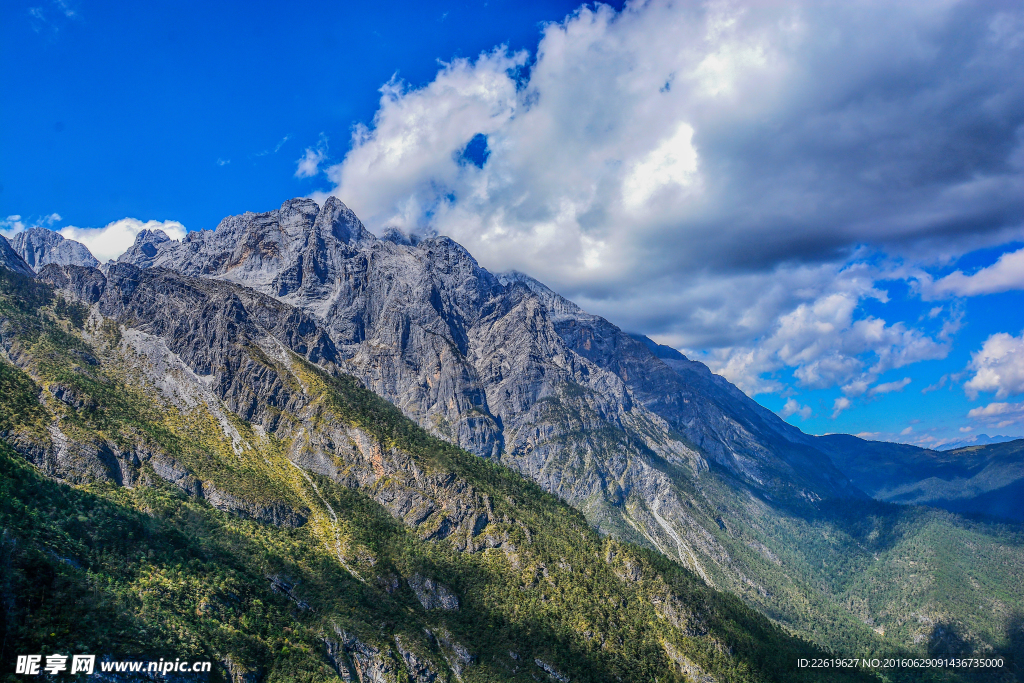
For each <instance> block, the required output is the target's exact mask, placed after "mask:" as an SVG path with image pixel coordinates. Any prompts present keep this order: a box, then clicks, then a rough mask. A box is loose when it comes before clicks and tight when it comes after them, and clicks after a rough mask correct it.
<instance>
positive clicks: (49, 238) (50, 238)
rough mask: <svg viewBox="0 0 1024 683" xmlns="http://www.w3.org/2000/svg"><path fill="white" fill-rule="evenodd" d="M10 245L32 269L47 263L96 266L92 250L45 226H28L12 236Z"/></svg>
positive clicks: (98, 263)
mask: <svg viewBox="0 0 1024 683" xmlns="http://www.w3.org/2000/svg"><path fill="white" fill-rule="evenodd" d="M12 246H13V247H14V250H15V251H16V252H18V254H19V255H20V256H21V257H22V258H23V259H25V263H27V264H28V265H29V266H30V267H31V268H32V269H33V270H34V271H36V272H38V271H39V270H40V269H41V268H42V267H43V266H45V265H46V264H48V263H56V264H57V265H61V266H92V267H95V266H98V265H100V262H99V261H97V260H96V257H95V256H93V255H92V252H90V251H89V249H88V248H87V247H86V246H85V245H84V244H82V243H81V242H76V241H75V240H69V239H66V238H65V237H64V236H63V235H61V234H60V233H59V232H54V231H53V230H47V229H46V228H29V229H28V230H24V231H22V232H19V233H18V234H17V235H15V236H14V240H13V241H12Z"/></svg>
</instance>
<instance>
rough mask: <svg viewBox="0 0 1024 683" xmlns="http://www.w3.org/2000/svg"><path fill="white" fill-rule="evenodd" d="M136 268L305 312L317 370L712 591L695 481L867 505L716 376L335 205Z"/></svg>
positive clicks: (158, 253)
mask: <svg viewBox="0 0 1024 683" xmlns="http://www.w3.org/2000/svg"><path fill="white" fill-rule="evenodd" d="M128 264H132V265H134V266H138V267H142V268H147V269H155V270H154V272H158V271H159V269H169V270H173V271H176V272H178V273H182V274H185V275H188V276H193V277H198V278H204V279H207V280H222V281H228V282H232V283H236V284H238V285H243V286H244V287H246V288H249V289H250V290H255V291H258V292H260V293H262V294H264V295H266V296H268V297H273V298H274V299H276V300H277V301H279V302H281V303H282V304H287V305H289V306H293V307H295V308H296V309H298V310H301V311H304V312H305V314H306V315H308V316H310V320H311V321H315V322H316V324H317V325H319V326H320V327H321V328H322V329H323V330H324V333H325V339H324V340H323V341H322V342H321V344H322V345H324V351H323V352H321V355H317V356H316V358H317V360H316V361H315V362H324V361H328V362H330V363H334V364H337V366H338V367H339V368H342V369H343V370H344V371H345V372H348V373H351V374H353V375H355V376H357V377H359V378H360V379H362V380H363V381H364V382H365V383H366V385H367V386H368V387H369V388H370V389H372V390H373V391H375V392H376V393H378V394H380V395H382V396H384V397H385V398H387V399H388V400H390V401H391V402H392V403H394V404H395V405H397V406H398V407H399V408H401V409H402V411H403V412H405V414H406V415H408V416H409V417H411V418H413V419H414V420H416V421H417V422H418V423H419V424H420V425H422V426H423V427H425V428H427V429H428V430H430V431H432V432H433V433H434V434H436V435H438V436H441V437H442V438H445V439H447V440H449V441H451V442H453V443H456V444H458V445H460V446H462V447H463V448H466V449H467V450H470V451H471V452H474V453H477V454H479V455H481V456H484V457H491V458H498V459H500V460H501V461H502V462H505V463H506V464H508V465H510V466H512V467H514V468H516V469H518V470H519V471H520V472H522V473H524V474H526V475H527V476H530V477H531V478H533V479H535V480H536V481H538V482H539V483H540V484H542V485H543V486H544V487H545V488H547V489H548V490H550V491H553V492H555V493H557V494H558V495H560V496H561V497H563V498H564V499H566V500H567V501H568V502H570V503H572V504H573V505H576V506H577V507H579V508H580V509H581V510H583V511H584V512H585V514H587V516H588V518H589V519H590V520H591V522H592V523H594V524H595V525H596V526H598V527H599V528H600V529H602V530H603V531H606V532H609V533H616V534H618V535H622V536H625V537H629V538H632V539H633V540H638V541H640V542H642V543H647V544H649V545H652V546H654V547H657V548H659V549H661V550H662V551H663V552H666V553H668V554H670V555H672V556H674V557H678V558H679V560H680V561H682V562H683V563H684V564H686V565H688V566H690V567H691V568H693V569H694V570H695V571H697V572H698V573H700V574H701V575H702V576H704V577H705V579H707V580H708V581H709V582H713V581H714V579H713V574H715V573H721V572H725V573H726V574H728V573H729V572H730V570H729V569H728V565H729V564H730V562H731V560H730V556H729V553H728V552H726V551H725V550H724V549H723V547H722V546H721V545H720V543H719V542H718V540H716V536H715V534H716V532H715V530H714V529H708V524H707V521H706V520H707V519H709V518H712V519H713V518H715V516H716V515H715V513H713V511H712V510H711V509H710V508H709V507H708V502H707V501H704V502H695V501H696V499H695V498H694V495H697V494H695V492H694V491H693V490H689V489H687V490H686V491H684V490H683V489H680V481H681V480H680V477H681V476H682V477H684V478H685V477H686V476H687V475H686V473H690V474H695V473H699V472H701V471H703V470H706V469H707V468H708V466H709V465H708V461H711V462H713V463H714V465H715V466H716V467H720V468H722V469H723V470H724V471H726V472H728V473H729V476H732V477H735V478H737V479H738V481H739V482H741V485H742V486H745V487H748V488H749V489H750V490H752V491H754V492H757V493H758V495H761V494H765V495H770V496H775V497H777V498H783V499H791V500H794V501H797V502H799V501H814V500H819V499H821V498H828V497H837V496H838V497H845V496H863V495H864V494H863V493H861V492H860V491H858V490H857V489H856V488H855V487H853V486H852V485H851V484H850V482H849V480H848V479H847V478H846V477H845V476H844V475H843V474H841V473H840V472H839V471H838V470H836V469H835V468H834V467H833V466H832V463H831V461H830V460H829V459H828V457H827V455H826V454H825V453H824V452H823V451H822V450H821V449H820V448H818V447H817V446H816V444H815V442H814V438H813V437H808V436H806V435H804V434H803V433H801V432H800V431H799V430H797V429H796V428H794V427H792V426H790V425H789V424H787V423H786V422H784V421H783V420H781V419H780V418H778V417H777V416H776V415H774V414H773V413H771V412H770V411H767V410H765V409H764V408H762V407H761V406H759V405H758V404H757V403H755V402H754V401H752V400H750V399H749V398H748V397H746V396H745V395H744V394H743V393H742V392H740V391H739V390H738V389H736V388H735V387H734V386H732V385H731V384H729V383H728V382H727V381H725V380H724V379H723V378H721V377H717V376H715V375H713V374H712V373H711V372H710V371H708V369H707V367H706V366H704V365H702V364H700V363H695V362H693V361H690V360H688V359H686V358H685V357H683V356H682V355H681V354H678V353H677V352H674V351H671V353H670V352H669V351H670V350H666V349H660V350H659V348H658V347H657V345H655V344H653V342H650V340H646V339H638V338H633V337H631V336H630V335H628V334H626V333H624V332H623V331H622V330H620V329H619V328H618V327H616V326H615V325H613V324H611V323H609V322H608V321H607V320H604V319H603V318H600V317H598V316H594V315H590V314H587V313H586V312H585V311H583V310H581V309H580V308H579V307H578V306H576V305H575V304H573V303H572V302H570V301H568V300H566V299H564V298H563V297H561V296H559V295H558V294H556V293H554V292H552V291H551V290H550V289H548V288H547V287H545V286H544V285H542V284H541V283H539V282H537V281H536V280H533V279H532V278H529V277H528V276H525V275H522V274H519V273H508V274H504V275H500V276H495V275H493V274H491V273H490V272H488V271H487V270H486V269H484V268H482V267H480V265H479V264H478V263H477V262H476V260H475V259H473V257H472V256H471V255H470V254H469V253H468V252H467V251H466V250H465V249H464V248H463V247H461V246H460V245H459V244H457V243H455V242H454V241H452V240H450V239H448V238H446V237H430V238H425V239H412V238H409V237H407V236H405V235H402V234H401V233H399V232H398V231H395V230H391V231H389V232H388V234H387V235H386V237H385V238H382V239H378V238H376V237H375V236H373V235H372V234H371V233H369V232H368V231H367V230H366V229H365V228H364V227H363V225H362V223H361V222H360V221H359V219H358V218H357V217H356V216H355V215H354V214H353V213H352V212H351V211H350V210H349V209H348V208H347V207H346V206H345V205H344V204H342V203H341V202H340V201H338V200H337V199H335V198H333V197H331V198H329V199H328V200H327V201H326V202H325V204H324V206H323V208H322V209H321V208H320V207H319V206H318V205H317V204H316V203H315V202H313V201H311V200H308V199H294V200H290V201H287V202H285V203H284V204H283V205H282V206H281V208H280V209H279V210H277V211H271V212H268V213H263V214H253V213H246V214H243V215H241V216H232V217H229V218H226V219H224V220H223V221H222V222H221V223H220V225H219V226H218V227H217V228H216V230H212V231H199V232H192V233H190V234H189V235H188V237H187V238H186V239H185V240H183V241H181V242H177V241H172V240H169V239H166V236H162V235H158V234H155V233H153V234H150V235H145V236H144V235H140V236H139V239H138V240H137V242H136V244H135V245H134V246H133V247H132V249H130V250H129V251H128V252H127V253H125V254H124V255H123V256H122V257H121V258H120V259H119V264H118V266H116V268H123V267H127V266H128ZM113 272H114V269H111V273H113ZM175 316H185V317H186V318H188V317H192V318H194V317H195V313H190V312H188V311H175V312H174V313H173V314H169V316H168V317H167V318H166V319H168V320H176V319H177V318H176V317H175ZM146 319H150V320H151V319H152V318H150V317H148V316H147V318H146ZM177 324H183V323H177ZM171 337H172V338H178V337H182V338H184V339H187V338H188V334H187V332H186V330H184V329H183V330H182V331H181V334H172V335H171ZM328 340H329V344H328ZM328 346H329V348H330V351H329V352H328V351H327V350H326V349H327V348H328ZM195 353H202V351H201V350H200V349H199V347H198V345H196V351H195ZM247 400H249V401H251V402H252V403H253V405H256V404H258V402H259V401H258V397H255V396H254V397H251V398H250V399H247ZM243 414H245V413H244V411H243ZM694 505H698V507H701V509H702V512H701V514H697V515H695V514H694V513H693V511H692V510H693V509H694ZM702 520H703V521H702ZM719 524H721V523H719ZM709 563H710V564H711V565H713V566H714V567H715V568H714V569H707V568H706V567H705V565H708V564H709Z"/></svg>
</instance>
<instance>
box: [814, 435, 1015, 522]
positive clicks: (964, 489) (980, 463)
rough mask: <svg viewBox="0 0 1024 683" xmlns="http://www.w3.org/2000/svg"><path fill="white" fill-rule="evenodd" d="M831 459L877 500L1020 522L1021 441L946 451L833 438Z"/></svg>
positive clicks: (851, 438) (831, 438) (828, 442)
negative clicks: (928, 506)
mask: <svg viewBox="0 0 1024 683" xmlns="http://www.w3.org/2000/svg"><path fill="white" fill-rule="evenodd" d="M821 438H822V440H823V441H824V442H825V443H827V444H830V445H832V446H833V447H834V449H833V451H832V460H833V462H835V464H836V466H837V467H839V469H841V470H842V471H843V472H844V473H845V474H846V475H847V476H849V477H850V479H852V480H853V481H854V483H856V485H857V486H858V487H860V488H861V489H862V490H864V491H866V492H867V493H868V494H870V495H871V496H872V497H874V498H876V499H878V500H884V501H887V502H891V503H905V504H906V503H909V504H915V505H931V506H934V507H939V508H943V509H946V510H950V511H952V512H960V513H980V514H985V515H989V516H993V517H1002V518H1006V519H1012V520H1017V521H1024V505H1022V504H1021V501H1024V439H1017V440H1016V441H1008V442H1003V443H996V444H989V445H984V446H968V447H966V448H958V449H955V450H950V451H931V450H927V449H924V448H917V447H916V446H908V445H904V444H891V443H882V442H878V441H862V440H860V439H857V437H853V436H846V435H841V434H832V435H829V436H826V437H821Z"/></svg>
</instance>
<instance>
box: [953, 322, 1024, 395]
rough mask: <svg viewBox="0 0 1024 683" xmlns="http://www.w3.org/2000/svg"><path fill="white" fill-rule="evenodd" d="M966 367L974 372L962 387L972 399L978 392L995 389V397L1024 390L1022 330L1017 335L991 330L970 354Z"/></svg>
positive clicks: (1019, 392) (1023, 334) (1023, 338)
mask: <svg viewBox="0 0 1024 683" xmlns="http://www.w3.org/2000/svg"><path fill="white" fill-rule="evenodd" d="M968 367H969V369H970V370H971V371H972V372H973V373H974V376H973V377H971V378H970V379H969V380H967V382H966V383H965V384H964V390H965V391H966V392H967V395H968V396H970V397H971V398H972V399H973V398H977V396H978V394H979V393H980V392H989V391H994V392H996V398H1006V397H1007V396H1011V395H1014V394H1021V393H1024V332H1021V334H1020V336H1019V337H1014V336H1013V335H1010V334H1007V333H1006V332H999V333H997V334H993V335H992V336H990V337H989V338H988V339H986V340H985V342H984V343H983V344H982V345H981V349H980V350H978V351H976V352H974V353H972V354H971V363H970V365H969V366H968ZM993 405H994V404H993Z"/></svg>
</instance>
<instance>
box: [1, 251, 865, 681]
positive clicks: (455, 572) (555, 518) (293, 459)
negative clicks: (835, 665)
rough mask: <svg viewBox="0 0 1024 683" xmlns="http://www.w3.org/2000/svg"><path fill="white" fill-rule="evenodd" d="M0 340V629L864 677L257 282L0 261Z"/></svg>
mask: <svg viewBox="0 0 1024 683" xmlns="http://www.w3.org/2000/svg"><path fill="white" fill-rule="evenodd" d="M0 350H2V351H0V356H2V358H0V388H2V391H0V472H2V474H0V528H2V529H3V531H2V534H0V563H2V564H0V566H2V567H3V572H0V600H2V601H3V604H4V607H5V608H4V610H3V612H2V617H0V628H2V630H3V635H2V636H0V640H2V641H3V643H4V644H5V648H7V649H8V650H9V651H10V652H15V653H32V652H39V651H43V652H46V653H53V652H67V653H83V652H88V653H97V654H100V655H101V656H102V655H103V654H104V653H107V654H108V655H113V656H114V657H116V658H118V659H138V660H143V659H145V660H156V659H158V658H161V657H163V658H166V659H168V660H170V659H171V658H175V657H176V658H181V659H187V660H189V661H211V662H213V663H214V671H213V677H212V679H211V680H227V681H232V683H255V682H256V681H286V680H287V681H325V682H326V681H339V680H341V681H353V680H358V681H361V683H369V682H370V681H374V682H379V683H384V682H387V683H398V682H399V681H416V682H418V683H435V682H439V681H467V682H469V681H537V680H549V681H561V682H563V683H564V682H567V681H641V680H643V681H648V680H660V681H679V682H682V681H684V680H688V681H692V680H700V681H825V680H828V681H861V680H863V681H867V680H873V679H874V677H873V676H871V675H869V674H867V673H862V672H859V671H857V670H849V671H846V670H843V671H829V672H826V673H825V674H823V673H822V672H820V671H819V670H812V669H799V668H797V667H796V666H795V663H796V662H797V660H798V659H799V658H801V657H802V658H815V657H819V658H820V657H823V656H827V654H828V653H826V652H825V651H823V650H821V649H819V648H816V647H815V646H812V645H810V644H808V643H807V642H806V641H803V640H800V639H797V638H794V637H792V636H790V635H788V634H787V633H786V632H785V631H784V630H783V629H781V628H779V627H778V626H776V625H774V624H773V623H772V622H771V621H770V620H768V619H767V618H765V617H764V616H762V615H759V614H757V613H756V612H754V611H752V610H750V609H749V608H747V607H746V606H744V605H743V604H742V603H741V602H740V601H739V600H737V599H736V598H734V597H732V596H730V595H727V594H724V593H720V592H718V591H716V590H714V589H712V588H710V587H708V586H707V585H705V583H704V582H703V581H701V580H700V579H699V578H698V577H697V576H696V575H694V574H692V573H690V572H688V571H686V570H684V569H682V568H681V567H679V565H677V564H675V563H673V562H671V561H669V560H667V559H666V558H664V557H663V556H661V555H659V554H657V553H654V552H652V551H649V550H646V549H642V548H639V547H636V546H634V545H631V544H628V543H622V542H619V541H616V540H614V539H612V538H609V537H602V536H600V535H599V534H597V533H596V532H594V531H593V530H592V529H590V527H589V526H588V524H587V522H586V520H585V519H584V518H583V516H582V515H580V514H579V513H578V512H576V511H575V510H573V509H572V508H570V507H569V506H567V505H565V504H564V503H562V502H560V501H559V500H558V499H557V498H555V497H554V496H553V495H551V494H549V493H546V492H544V491H542V490H541V489H540V487H538V486H537V485H535V484H533V483H532V482H530V481H529V480H527V479H525V478H523V477H521V476H520V475H518V474H517V473H515V472H513V471H512V470H509V469H508V468H506V467H504V466H502V465H500V464H497V463H495V462H493V461H491V462H489V461H487V460H485V459H482V458H480V457H478V456H476V455H472V454H470V453H467V452H465V451H463V450H460V449H458V448H456V447H454V446H452V445H451V444H448V443H447V442H445V441H442V440H439V439H436V438H434V437H431V436H430V435H428V434H427V433H426V432H425V431H423V430H422V429H420V428H419V427H417V426H416V425H415V424H414V423H413V422H411V421H410V420H408V419H407V418H405V417H404V416H403V415H402V414H401V413H400V411H398V410H397V409H396V408H395V407H393V406H392V405H391V404H390V403H388V402H386V401H384V400H383V399H381V398H380V397H378V396H377V395H376V394H374V393H372V392H370V391H368V390H367V389H366V388H365V387H363V386H362V384H361V382H359V381H358V380H357V379H355V378H353V377H352V376H350V375H347V374H345V373H344V372H343V370H342V367H343V354H342V353H341V351H340V350H339V348H338V347H337V345H336V344H335V342H334V341H333V339H332V337H331V335H330V334H328V332H327V330H326V329H325V327H324V326H323V324H322V323H321V321H319V320H318V319H316V318H314V317H313V316H311V315H310V314H309V313H307V312H306V311H304V310H302V309H299V308H296V307H294V306H291V305H289V304H287V303H284V302H282V301H279V300H276V299H273V298H271V297H268V296H266V295H264V294H261V293H259V292H256V291H255V290H253V289H250V288H246V287H242V286H239V285H237V284H234V283H230V282H224V281H218V280H212V279H208V278H198V277H193V276H189V275H183V274H181V273H177V272H174V271H170V270H167V269H162V268H152V269H147V270H140V269H138V268H136V267H134V266H132V265H128V264H124V263H121V264H115V265H112V266H110V267H109V268H108V269H107V272H106V273H104V272H101V271H100V270H97V269H95V268H84V267H77V266H57V265H55V264H50V265H48V266H46V267H44V268H43V269H42V270H41V272H40V275H39V279H34V278H31V277H27V276H23V275H19V274H17V273H13V272H11V271H9V270H2V269H0ZM30 463H31V464H30ZM106 680H115V681H116V680H132V679H131V678H129V677H127V676H125V677H119V676H117V675H112V676H111V677H109V678H107V679H106ZM171 680H187V678H186V677H184V676H172V679H171Z"/></svg>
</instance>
